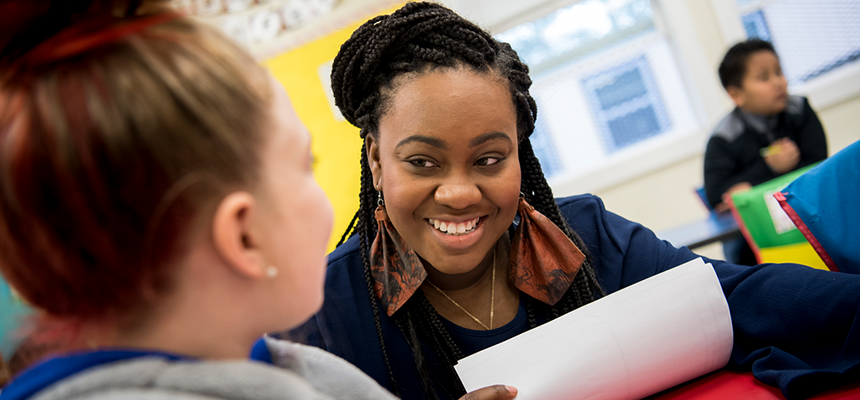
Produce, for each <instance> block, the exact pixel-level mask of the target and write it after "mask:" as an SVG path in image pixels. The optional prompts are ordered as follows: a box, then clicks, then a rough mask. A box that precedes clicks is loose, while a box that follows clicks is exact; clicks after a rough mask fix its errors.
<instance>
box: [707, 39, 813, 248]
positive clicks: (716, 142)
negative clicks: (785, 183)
mask: <svg viewBox="0 0 860 400" xmlns="http://www.w3.org/2000/svg"><path fill="white" fill-rule="evenodd" d="M718 72H719V75H720V81H721V83H722V84H723V87H724V88H725V89H726V92H728V94H729V96H730V97H731V98H732V100H733V101H734V102H735V104H736V105H737V107H735V109H734V110H732V112H731V113H729V115H727V116H726V117H725V118H723V120H722V121H721V122H720V123H719V124H718V125H717V127H716V128H715V129H714V133H713V134H712V135H711V138H710V139H709V141H708V146H707V149H706V150H705V194H706V196H707V198H708V202H709V203H710V204H711V206H712V207H713V208H714V209H715V210H717V211H718V212H719V211H724V210H726V209H728V206H727V205H726V204H724V203H723V201H722V199H723V196H724V195H726V194H730V193H732V192H734V191H738V190H745V189H748V188H750V187H752V186H755V185H758V184H760V183H763V182H766V181H769V180H771V179H773V178H776V177H778V176H780V175H782V174H785V173H787V172H791V171H794V170H796V169H798V168H801V167H804V166H807V165H810V164H812V163H815V162H817V161H821V160H823V159H825V158H827V141H826V139H825V137H824V129H823V128H822V126H821V122H820V121H819V120H818V116H817V115H815V111H813V110H812V108H811V107H810V106H809V101H808V100H807V99H806V98H805V97H801V96H791V95H789V94H788V92H787V87H788V83H787V82H786V80H785V76H783V74H782V67H781V66H780V63H779V57H778V56H777V54H776V51H775V50H774V48H773V45H771V44H770V43H768V42H766V41H763V40H760V39H750V40H747V41H744V42H740V43H738V44H736V45H734V46H732V47H731V48H730V49H729V51H728V52H727V53H726V55H725V57H723V61H722V62H721V63H720V67H719V71H718ZM740 240H741V241H742V240H743V239H740ZM742 244H743V246H745V247H746V248H734V247H733V246H731V245H730V244H729V243H726V245H725V247H724V251H725V252H726V259H727V261H730V262H735V263H739V264H747V265H753V264H755V257H754V256H753V254H752V251H751V250H750V249H749V247H748V246H746V243H745V242H743V243H742ZM730 253H731V254H730Z"/></svg>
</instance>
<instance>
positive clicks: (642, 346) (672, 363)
mask: <svg viewBox="0 0 860 400" xmlns="http://www.w3.org/2000/svg"><path fill="white" fill-rule="evenodd" d="M731 350H732V321H731V316H730V315H729V307H728V304H726V299H725V296H724V295H723V291H722V288H721V287H720V283H719V280H718V279H717V276H716V273H714V270H713V268H712V267H711V265H710V264H705V263H704V262H703V261H702V259H701V258H697V259H695V260H692V261H690V262H687V263H685V264H683V265H680V266H678V267H676V268H673V269H671V270H669V271H666V272H663V273H661V274H658V275H655V276H653V277H651V278H649V279H646V280H644V281H642V282H639V283H637V284H635V285H632V286H630V287H627V288H625V289H623V290H619V291H617V292H615V293H613V294H611V295H609V296H606V297H604V298H602V299H600V300H598V301H595V302H593V303H591V304H588V305H586V306H583V307H581V308H579V309H577V310H575V311H573V312H571V313H568V314H567V315H564V316H562V317H560V318H557V319H555V320H553V321H552V322H550V323H547V324H544V325H542V326H540V327H538V328H535V329H532V330H530V331H528V332H525V333H523V334H521V335H519V336H516V337H514V338H511V339H510V340H507V341H505V342H502V343H499V344H498V345H496V346H493V347H490V348H487V349H485V350H482V351H480V352H478V353H475V354H473V355H471V356H469V357H466V358H463V359H462V360H460V361H459V363H458V364H457V365H456V366H455V369H456V370H457V373H458V374H459V375H460V379H461V380H462V381H463V384H464V385H465V387H466V390H467V391H472V390H475V389H478V388H481V387H484V386H489V385H493V384H505V385H511V386H513V387H516V388H517V389H518V391H519V395H518V396H517V400H529V399H542V400H552V399H641V398H643V397H646V396H649V395H651V394H654V393H657V392H659V391H661V390H665V389H668V388H670V387H672V386H675V385H677V384H680V383H683V382H686V381H688V380H690V379H693V378H695V377H698V376H701V375H704V374H706V373H709V372H711V371H714V370H717V369H719V368H722V367H724V366H725V365H726V364H727V363H728V361H729V356H730V355H731Z"/></svg>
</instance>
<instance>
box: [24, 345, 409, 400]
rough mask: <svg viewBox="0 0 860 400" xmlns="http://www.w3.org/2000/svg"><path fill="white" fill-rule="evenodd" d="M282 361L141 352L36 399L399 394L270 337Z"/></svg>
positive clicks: (247, 399)
mask: <svg viewBox="0 0 860 400" xmlns="http://www.w3.org/2000/svg"><path fill="white" fill-rule="evenodd" d="M266 345H267V347H268V348H269V351H270V353H271V355H272V361H273V363H274V364H275V365H276V366H272V365H268V364H265V363H261V362H256V361H171V360H165V359H163V358H158V357H139V358H133V359H130V360H124V361H118V362H114V363H109V364H104V365H100V366H96V367H92V368H89V369H87V370H85V371H82V372H80V373H77V374H75V375H73V376H71V377H69V378H67V379H64V380H62V381H59V382H56V383H54V384H53V385H51V386H49V387H47V388H45V389H44V390H42V391H40V392H39V393H37V394H36V395H35V396H33V397H32V398H31V399H34V400H55V399H72V400H83V399H87V400H107V399H130V400H138V399H140V400H144V399H145V400H162V399H178V400H192V399H193V400H212V399H219V400H275V399H278V400H284V399H290V400H292V399H296V400H299V399H301V400H305V399H307V400H316V399H320V400H322V399H361V400H363V399H367V400H370V399H374V400H377V399H383V400H387V399H394V398H395V397H394V396H392V395H391V394H390V393H389V392H388V391H387V390H385V389H384V388H382V387H381V386H379V384H377V383H376V381H374V380H373V379H371V378H370V377H369V376H367V375H365V374H364V373H363V372H361V371H360V370H359V369H358V368H356V367H355V366H353V365H352V364H349V363H348V362H346V361H344V360H343V359H341V358H339V357H337V356H334V355H332V354H330V353H327V352H325V351H323V350H320V349H318V348H315V347H310V346H304V345H300V344H295V343H290V342H286V341H281V340H276V339H271V338H266Z"/></svg>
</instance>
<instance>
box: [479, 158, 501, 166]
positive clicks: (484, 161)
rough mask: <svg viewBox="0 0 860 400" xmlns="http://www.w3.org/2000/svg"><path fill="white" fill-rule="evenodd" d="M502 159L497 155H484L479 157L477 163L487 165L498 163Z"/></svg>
mask: <svg viewBox="0 0 860 400" xmlns="http://www.w3.org/2000/svg"><path fill="white" fill-rule="evenodd" d="M499 161H500V160H499V158H497V157H483V158H479V159H478V161H476V162H475V164H477V165H482V166H487V165H493V164H496V163H498V162H499Z"/></svg>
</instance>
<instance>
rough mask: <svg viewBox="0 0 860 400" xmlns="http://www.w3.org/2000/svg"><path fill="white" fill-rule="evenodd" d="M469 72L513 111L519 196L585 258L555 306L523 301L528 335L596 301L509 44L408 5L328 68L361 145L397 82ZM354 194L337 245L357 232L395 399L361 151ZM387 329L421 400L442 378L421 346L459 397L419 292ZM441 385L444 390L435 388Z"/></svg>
mask: <svg viewBox="0 0 860 400" xmlns="http://www.w3.org/2000/svg"><path fill="white" fill-rule="evenodd" d="M456 67H467V68H471V69H473V70H474V71H476V72H480V73H487V74H497V75H499V76H500V77H501V78H503V79H504V80H506V81H507V82H508V83H509V89H510V92H511V98H512V101H513V104H514V106H515V108H516V112H517V134H518V137H519V138H520V141H519V142H520V144H519V159H520V164H521V170H522V184H521V190H522V192H523V193H524V195H525V197H526V199H527V201H529V203H530V204H532V205H533V206H534V207H535V209H536V210H538V211H539V212H541V213H542V214H544V215H546V216H547V218H549V219H550V220H551V221H553V223H555V224H556V225H557V226H559V228H561V229H562V231H563V232H564V233H565V234H566V235H567V236H568V237H570V239H571V240H572V241H573V242H574V243H575V244H576V245H577V246H578V247H579V248H580V249H581V250H582V251H583V252H584V253H585V254H586V260H585V262H584V263H583V265H582V268H581V269H580V272H581V273H578V274H577V276H576V277H575V278H574V282H573V284H571V287H570V289H569V290H568V291H567V292H566V293H565V295H564V296H563V297H562V299H561V300H560V301H559V302H558V303H557V304H556V305H555V306H552V307H550V306H547V305H545V304H543V303H540V302H538V301H536V300H534V299H531V298H528V296H527V297H526V299H525V304H526V311H527V317H528V324H529V327H530V328H532V327H535V326H537V325H538V324H539V321H538V318H537V316H538V315H541V316H543V319H542V320H543V321H548V320H551V319H553V318H555V317H557V316H559V315H563V314H565V313H567V312H569V311H570V310H573V309H575V308H577V307H580V306H582V305H583V304H587V303H588V302H590V301H592V300H593V299H594V298H595V296H600V295H602V294H603V290H602V288H601V287H600V285H599V283H598V282H597V279H596V276H595V274H594V270H593V268H592V264H591V256H590V255H589V254H588V251H587V249H586V247H585V244H584V243H583V242H582V239H581V238H580V237H579V236H578V235H577V234H576V233H575V232H574V231H573V230H572V229H571V228H570V226H569V225H568V223H567V221H566V220H565V219H564V218H563V216H562V214H561V211H560V210H559V208H558V206H557V204H556V203H555V200H554V199H553V196H552V190H551V189H550V188H549V185H548V184H547V182H546V179H545V178H544V176H543V173H542V171H541V168H540V163H539V162H538V160H537V158H536V157H535V155H534V151H533V150H532V147H531V143H530V142H529V140H528V136H529V135H530V134H531V133H532V131H533V130H534V123H535V119H536V117H537V105H536V103H535V101H534V99H533V98H532V97H531V95H530V94H529V87H530V86H531V84H532V81H531V78H530V77H529V75H528V71H529V70H528V67H527V66H526V65H525V64H524V63H523V62H521V61H520V60H519V57H518V56H517V54H516V52H515V51H514V50H513V49H511V47H510V46H509V45H508V44H507V43H500V42H498V41H496V40H495V39H493V38H492V37H491V36H490V35H489V34H488V33H486V32H485V31H483V30H482V29H481V28H479V27H477V26H476V25H474V24H472V23H471V22H469V21H467V20H465V19H463V18H461V17H460V16H458V15H457V14H455V13H454V12H452V11H451V10H448V9H446V8H444V7H443V6H440V5H438V4H434V3H409V4H407V5H405V6H404V7H403V8H401V9H400V10H398V11H396V12H394V13H393V14H391V15H384V16H379V17H376V18H374V19H372V20H370V21H368V22H367V23H365V24H364V25H362V26H361V27H360V28H358V29H357V30H356V31H355V32H354V33H353V35H352V37H351V38H350V39H349V40H347V42H346V43H344V44H343V46H341V49H340V52H339V53H338V55H337V57H336V58H335V60H334V64H333V65H332V75H331V82H332V90H333V93H334V98H335V104H336V105H337V106H338V107H339V108H340V110H341V113H342V114H343V115H344V117H345V118H346V119H347V120H348V121H349V122H350V123H352V124H353V125H356V126H358V127H359V128H361V134H360V135H361V137H362V138H366V136H367V135H371V136H375V135H378V123H379V119H380V117H381V116H382V115H384V113H385V112H386V111H387V107H389V106H390V97H391V95H392V93H393V91H394V90H395V89H396V85H397V84H398V82H399V81H398V80H397V79H396V78H397V77H399V76H403V75H410V74H412V75H417V74H420V73H422V72H424V71H428V70H431V69H434V68H456ZM361 168H362V173H361V192H360V194H359V210H358V212H357V213H356V216H355V217H354V218H353V222H351V223H350V226H349V227H348V228H347V231H346V232H344V236H343V238H342V239H341V242H342V241H343V240H344V239H345V238H346V237H347V236H348V234H349V232H350V230H353V229H354V230H353V233H352V234H353V235H354V234H356V232H357V234H358V236H359V238H358V239H359V242H360V250H361V257H362V263H363V265H364V276H365V280H366V281H367V290H368V293H369V296H370V298H371V306H372V307H373V313H374V323H375V324H376V329H377V335H378V338H379V341H380V344H381V346H382V352H383V358H384V359H385V363H386V368H387V369H388V373H389V378H390V381H391V385H392V387H393V388H394V390H395V394H397V390H398V389H397V384H396V382H395V379H394V373H393V371H392V367H391V365H390V362H389V359H388V356H387V353H386V350H385V341H384V336H383V333H382V328H381V320H380V318H381V316H380V313H379V310H378V301H377V299H376V297H375V295H374V294H373V280H372V274H371V272H370V271H371V269H370V262H369V251H368V250H369V243H370V241H371V240H372V238H373V237H374V236H375V234H376V224H375V219H374V216H373V210H374V208H375V203H376V196H377V192H376V190H375V189H374V188H373V182H372V177H371V173H370V167H369V164H368V161H367V154H366V151H365V147H364V146H362V157H361ZM394 321H395V323H396V325H397V326H398V328H399V330H400V331H401V333H402V334H403V336H404V338H405V339H406V341H407V343H408V344H409V346H410V348H411V349H412V352H413V358H414V361H415V365H416V368H417V370H418V372H419V375H420V376H421V380H422V383H423V386H424V389H425V392H426V395H427V397H428V398H438V394H437V393H436V392H435V391H434V390H433V380H434V379H435V380H436V381H440V379H443V377H433V376H430V374H429V369H428V368H427V365H426V357H425V355H424V354H423V350H422V343H421V340H420V339H419V338H423V339H424V341H425V343H428V344H429V346H430V348H432V350H433V351H434V352H435V353H436V354H437V355H438V356H439V358H440V360H441V361H442V362H443V363H445V364H446V365H447V366H448V375H449V377H448V379H449V380H450V381H451V382H453V383H454V386H453V387H454V388H456V389H457V390H458V391H459V393H455V394H452V393H447V392H446V393H445V394H446V395H448V396H449V397H459V395H461V394H463V393H465V389H464V388H463V387H462V383H461V382H460V380H459V377H458V376H457V374H456V372H455V370H454V368H453V365H454V363H455V362H456V361H457V360H458V359H459V358H462V352H461V351H460V349H459V347H458V346H457V344H456V343H455V342H454V340H453V338H452V337H451V334H450V332H448V330H447V328H445V326H444V325H443V324H442V322H441V320H440V317H439V315H438V313H437V312H436V310H435V309H434V308H433V307H432V305H431V304H430V303H429V301H428V300H427V299H426V297H424V295H423V293H421V292H420V291H418V292H416V293H415V294H414V295H413V298H411V299H410V300H409V301H408V302H407V303H406V304H405V305H404V306H403V307H401V309H400V310H398V311H397V312H396V313H395V314H394ZM439 386H440V387H443V388H444V387H446V385H445V384H441V383H440V385H439Z"/></svg>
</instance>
